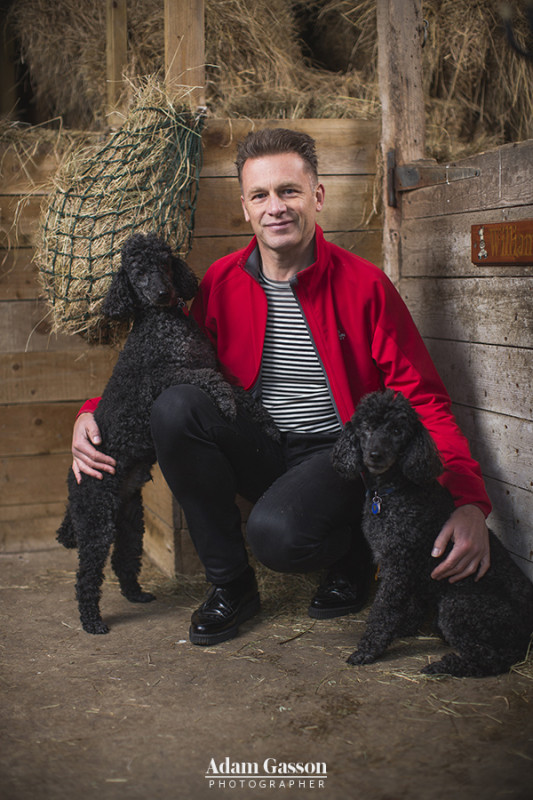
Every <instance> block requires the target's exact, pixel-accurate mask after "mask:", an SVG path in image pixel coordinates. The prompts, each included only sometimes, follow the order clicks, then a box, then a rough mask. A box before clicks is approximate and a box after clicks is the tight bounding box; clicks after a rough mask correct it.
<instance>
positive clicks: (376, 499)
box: [372, 494, 381, 516]
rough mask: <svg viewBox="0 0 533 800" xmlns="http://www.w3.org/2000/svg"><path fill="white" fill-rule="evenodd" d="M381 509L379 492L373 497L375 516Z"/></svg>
mask: <svg viewBox="0 0 533 800" xmlns="http://www.w3.org/2000/svg"><path fill="white" fill-rule="evenodd" d="M380 511H381V497H380V496H379V495H378V494H375V495H374V497H373V498H372V513H373V514H374V516H375V515H376V514H379V513H380Z"/></svg>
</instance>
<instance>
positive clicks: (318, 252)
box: [239, 225, 326, 283]
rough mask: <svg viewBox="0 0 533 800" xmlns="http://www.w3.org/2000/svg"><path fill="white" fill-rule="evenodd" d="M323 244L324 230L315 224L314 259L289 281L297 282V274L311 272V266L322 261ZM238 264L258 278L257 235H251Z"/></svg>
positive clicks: (259, 264) (259, 258)
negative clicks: (250, 239)
mask: <svg viewBox="0 0 533 800" xmlns="http://www.w3.org/2000/svg"><path fill="white" fill-rule="evenodd" d="M325 245H326V240H325V239H324V232H323V230H322V228H321V227H320V225H316V227H315V260H314V261H313V263H312V264H310V265H309V266H308V267H306V268H305V269H303V270H301V272H299V273H298V274H297V275H295V276H294V278H292V279H291V282H295V283H298V280H299V276H300V275H301V274H303V273H304V272H305V273H307V272H311V271H313V268H314V267H316V266H317V265H319V264H321V263H323V260H324V252H325ZM239 266H240V267H241V268H242V269H244V270H245V272H248V273H249V274H250V275H251V276H252V278H254V279H255V280H259V275H260V272H261V254H260V252H259V246H258V244H257V237H255V236H254V237H253V239H252V241H251V242H250V244H249V245H248V247H246V249H245V250H244V251H243V253H242V256H241V258H240V260H239Z"/></svg>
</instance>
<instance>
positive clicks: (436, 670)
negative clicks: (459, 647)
mask: <svg viewBox="0 0 533 800" xmlns="http://www.w3.org/2000/svg"><path fill="white" fill-rule="evenodd" d="M420 672H423V673H424V675H454V676H455V677H456V678H463V677H465V676H467V675H470V674H475V673H471V672H470V670H469V669H468V668H467V664H466V663H465V662H464V661H463V659H462V658H461V657H460V656H459V655H457V653H447V654H446V655H445V656H443V657H442V658H441V659H440V661H433V662H432V663H431V664H426V666H425V667H423V668H422V669H421V670H420Z"/></svg>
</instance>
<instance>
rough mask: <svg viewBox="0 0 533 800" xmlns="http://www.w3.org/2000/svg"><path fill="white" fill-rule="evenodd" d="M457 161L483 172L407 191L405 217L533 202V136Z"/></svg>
mask: <svg viewBox="0 0 533 800" xmlns="http://www.w3.org/2000/svg"><path fill="white" fill-rule="evenodd" d="M455 163H456V164H457V165H458V166H472V167H476V168H477V169H479V170H480V172H481V174H480V175H479V177H477V178H469V179H467V180H463V181H453V182H451V183H449V184H442V185H439V186H431V187H427V188H424V189H417V190H416V191H413V192H405V193H404V197H403V199H402V213H403V218H404V219H406V220H407V219H420V218H424V217H435V216H439V215H446V214H452V213H453V214H458V213H461V212H465V211H479V210H480V209H484V210H486V211H488V210H489V209H495V208H510V207H512V206H522V205H531V204H532V203H533V140H528V141H526V142H520V143H518V144H509V145H505V146H503V147H500V148H498V149H497V150H493V151H491V152H488V153H483V154H480V155H478V156H471V157H470V158H467V159H462V160H461V161H457V162H455Z"/></svg>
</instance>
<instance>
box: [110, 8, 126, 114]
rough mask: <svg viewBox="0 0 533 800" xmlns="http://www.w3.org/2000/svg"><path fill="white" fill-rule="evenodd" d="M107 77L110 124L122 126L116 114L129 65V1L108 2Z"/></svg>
mask: <svg viewBox="0 0 533 800" xmlns="http://www.w3.org/2000/svg"><path fill="white" fill-rule="evenodd" d="M106 62H107V63H106V68H107V69H106V77H107V105H108V112H109V123H110V125H111V126H112V127H113V126H114V125H120V124H121V123H122V122H123V119H122V118H120V117H119V116H118V114H117V113H116V107H117V103H118V101H119V99H120V94H121V92H122V88H123V81H122V75H123V72H124V70H125V68H126V66H127V64H128V10H127V0H107V4H106Z"/></svg>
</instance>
